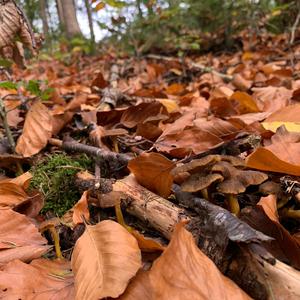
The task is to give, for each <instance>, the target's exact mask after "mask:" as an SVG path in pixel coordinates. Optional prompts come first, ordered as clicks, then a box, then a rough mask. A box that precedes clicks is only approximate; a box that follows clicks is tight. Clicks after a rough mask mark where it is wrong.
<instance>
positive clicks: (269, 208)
mask: <svg viewBox="0 0 300 300" xmlns="http://www.w3.org/2000/svg"><path fill="white" fill-rule="evenodd" d="M257 205H259V206H261V207H262V208H263V210H264V212H265V214H266V215H267V216H268V217H269V219H271V220H272V221H274V222H278V223H279V219H278V212H277V197H276V196H275V195H269V196H267V197H261V198H260V200H259V201H258V202H257Z"/></svg>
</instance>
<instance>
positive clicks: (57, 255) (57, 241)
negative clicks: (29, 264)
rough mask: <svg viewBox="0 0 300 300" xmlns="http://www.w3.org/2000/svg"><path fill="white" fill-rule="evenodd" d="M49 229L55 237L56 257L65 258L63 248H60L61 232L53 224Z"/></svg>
mask: <svg viewBox="0 0 300 300" xmlns="http://www.w3.org/2000/svg"><path fill="white" fill-rule="evenodd" d="M49 231H50V233H51V236H52V238H53V242H54V248H55V253H56V257H57V258H60V259H61V258H63V255H62V253H61V249H60V243H59V234H58V232H57V230H56V228H55V226H51V227H50V228H49Z"/></svg>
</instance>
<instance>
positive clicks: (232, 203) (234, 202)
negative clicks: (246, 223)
mask: <svg viewBox="0 0 300 300" xmlns="http://www.w3.org/2000/svg"><path fill="white" fill-rule="evenodd" d="M227 201H228V206H229V209H230V212H231V213H232V214H234V215H235V216H238V215H239V214H240V205H239V202H238V199H237V196H236V195H233V194H229V195H227Z"/></svg>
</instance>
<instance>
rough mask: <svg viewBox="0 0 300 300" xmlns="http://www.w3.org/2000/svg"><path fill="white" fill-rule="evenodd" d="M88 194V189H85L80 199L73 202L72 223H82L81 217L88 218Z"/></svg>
mask: <svg viewBox="0 0 300 300" xmlns="http://www.w3.org/2000/svg"><path fill="white" fill-rule="evenodd" d="M88 196H89V193H88V191H85V192H84V193H83V194H82V196H81V199H80V200H79V201H78V202H77V203H76V204H75V206H74V208H73V209H74V212H73V223H74V224H75V225H77V224H80V223H83V221H84V220H83V217H84V219H85V220H87V221H88V220H89V219H90V212H89V207H88ZM82 216H83V217H82Z"/></svg>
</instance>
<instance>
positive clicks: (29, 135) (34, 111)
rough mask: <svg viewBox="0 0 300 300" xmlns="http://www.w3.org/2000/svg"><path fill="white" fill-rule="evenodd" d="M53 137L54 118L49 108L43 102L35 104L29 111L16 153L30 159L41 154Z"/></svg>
mask: <svg viewBox="0 0 300 300" xmlns="http://www.w3.org/2000/svg"><path fill="white" fill-rule="evenodd" d="M51 135H52V116H51V114H50V112H49V110H48V108H47V107H46V106H45V105H44V104H42V103H41V102H39V101H37V102H35V103H34V104H33V105H32V107H31V108H30V110H29V111H28V113H27V115H26V119H25V124H24V127H23V133H22V135H21V136H20V137H19V139H18V142H17V146H16V152H17V153H18V154H22V155H23V156H24V157H30V156H32V155H34V154H37V153H38V152H40V151H41V150H42V149H43V148H44V147H45V146H46V145H47V143H48V139H49V138H50V137H51Z"/></svg>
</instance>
